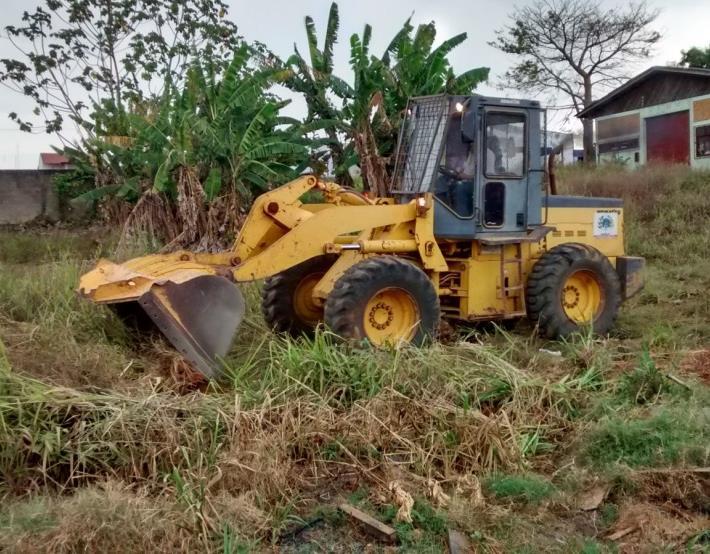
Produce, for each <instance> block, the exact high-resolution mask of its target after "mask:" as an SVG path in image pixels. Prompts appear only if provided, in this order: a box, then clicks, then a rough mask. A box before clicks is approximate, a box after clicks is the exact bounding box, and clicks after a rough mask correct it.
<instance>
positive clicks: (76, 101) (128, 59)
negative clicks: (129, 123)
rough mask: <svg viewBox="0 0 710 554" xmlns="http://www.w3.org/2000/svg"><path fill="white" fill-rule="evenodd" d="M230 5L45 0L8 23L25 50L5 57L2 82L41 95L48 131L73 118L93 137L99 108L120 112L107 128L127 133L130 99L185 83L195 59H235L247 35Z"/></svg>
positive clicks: (218, 0) (216, 0)
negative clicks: (235, 21) (240, 34)
mask: <svg viewBox="0 0 710 554" xmlns="http://www.w3.org/2000/svg"><path fill="white" fill-rule="evenodd" d="M226 8H227V6H226V4H225V3H224V2H222V0H187V1H183V0H143V1H141V2H139V3H137V2H135V0H112V1H111V2H105V1H104V0H45V1H44V2H43V5H40V6H39V7H37V8H36V9H35V11H34V12H30V11H25V12H24V14H23V16H22V23H21V24H20V25H9V26H7V27H5V30H6V32H7V36H8V38H9V40H10V41H11V42H12V44H13V45H14V46H15V48H16V50H17V53H18V56H17V58H4V59H1V60H0V67H2V68H3V71H2V72H1V73H0V82H3V83H4V84H5V85H7V86H9V87H11V88H13V89H15V90H17V91H19V92H21V93H22V94H24V95H25V96H28V97H29V98H31V99H32V100H33V101H34V103H35V105H36V107H35V115H37V116H41V117H42V119H43V120H44V130H45V131H46V132H47V133H59V132H60V131H61V130H62V129H63V127H64V125H65V123H66V121H65V120H66V119H67V118H68V119H69V120H70V121H72V122H73V123H74V124H75V125H76V126H77V128H78V129H79V130H80V131H81V132H82V133H83V134H84V136H93V135H94V134H95V133H96V132H97V129H96V126H95V124H94V122H93V118H92V116H91V112H95V111H97V110H98V111H108V112H112V113H113V114H114V115H115V117H114V118H113V120H112V121H111V123H110V125H108V126H107V127H106V128H104V129H102V132H105V133H108V134H114V135H121V134H123V125H124V120H123V118H122V115H123V114H124V113H125V111H126V110H127V109H128V106H129V105H130V104H131V103H135V102H138V103H140V102H142V101H143V100H144V99H145V98H154V97H156V96H159V95H160V91H161V90H162V89H163V87H165V86H167V85H169V84H177V83H180V82H181V81H182V79H183V78H184V76H185V73H186V71H187V70H188V68H189V65H190V60H192V59H193V58H199V59H201V60H202V61H204V62H205V63H212V64H215V65H216V66H218V67H219V66H220V65H221V63H222V62H223V61H225V60H228V59H229V56H230V55H231V53H232V51H233V50H234V48H236V47H237V46H238V45H239V37H238V36H237V32H236V31H237V30H236V26H235V25H234V24H233V23H231V22H230V21H228V20H227V19H225V17H224V16H225V15H226ZM10 117H11V118H12V119H14V120H15V121H17V123H18V124H19V126H20V128H21V129H22V130H25V131H31V130H33V129H32V125H31V123H30V122H29V121H26V120H24V119H22V118H21V117H20V115H18V114H17V113H12V114H10Z"/></svg>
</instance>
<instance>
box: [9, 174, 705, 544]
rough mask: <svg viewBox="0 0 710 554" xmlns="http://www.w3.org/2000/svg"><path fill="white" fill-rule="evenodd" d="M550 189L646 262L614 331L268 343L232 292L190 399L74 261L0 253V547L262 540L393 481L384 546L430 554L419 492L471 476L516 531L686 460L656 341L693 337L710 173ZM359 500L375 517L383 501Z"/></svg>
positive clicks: (699, 442)
mask: <svg viewBox="0 0 710 554" xmlns="http://www.w3.org/2000/svg"><path fill="white" fill-rule="evenodd" d="M607 171H608V173H607ZM648 182H651V183H652V184H653V186H654V187H655V188H654V190H653V191H651V192H650V193H649V191H648V188H647V183H648ZM562 186H563V187H565V189H566V190H567V191H572V192H577V193H585V194H595V195H612V196H613V195H618V194H621V195H622V196H624V197H625V198H626V199H627V203H626V205H627V225H628V228H627V231H628V233H629V238H630V242H631V244H630V247H629V252H630V253H631V254H641V255H646V256H648V257H649V264H650V267H651V271H650V280H649V284H648V287H647V289H646V291H645V292H644V293H643V294H642V295H640V296H639V298H637V299H636V300H634V301H633V304H632V305H631V306H630V307H629V309H628V311H627V312H626V313H624V314H623V315H622V321H621V327H620V328H619V330H618V331H617V336H616V337H613V338H611V339H608V340H599V339H595V338H594V337H592V336H591V335H585V336H579V337H574V338H573V339H571V340H569V341H565V342H556V343H551V344H550V343H544V342H542V341H540V340H539V339H537V338H535V337H531V336H528V335H527V334H525V332H524V333H523V334H513V333H507V332H505V331H502V330H493V331H491V332H490V333H487V332H482V333H481V334H472V335H469V336H463V335H462V336H461V337H460V339H461V340H458V341H454V342H453V343H452V344H447V345H443V344H435V345H432V346H431V347H428V348H422V349H419V348H400V349H392V350H375V349H371V348H367V347H363V346H362V345H348V344H342V343H340V342H339V341H335V340H333V337H332V336H331V335H330V334H329V333H328V332H326V331H323V330H320V329H319V330H318V331H317V332H316V334H315V337H314V338H312V339H306V338H302V339H290V338H284V337H275V336H273V335H272V334H271V333H270V332H269V331H268V329H267V328H266V326H265V324H264V322H263V320H262V318H261V315H260V313H259V308H258V292H259V291H258V287H257V286H249V287H245V288H244V291H245V294H246V297H247V300H248V305H249V307H248V311H247V315H246V318H245V321H244V323H243V325H242V327H241V329H240V333H239V335H238V337H237V343H236V345H235V348H234V350H233V352H232V353H231V354H230V356H229V357H228V358H227V359H226V360H225V370H226V378H225V379H224V380H223V381H221V382H220V383H216V384H211V385H210V386H208V387H205V388H204V390H202V391H199V390H198V391H195V390H192V391H189V392H184V391H179V390H177V389H176V388H175V387H173V386H171V385H170V380H169V379H166V376H165V374H164V372H162V370H161V368H160V365H161V363H162V361H161V360H162V357H164V356H167V355H166V354H165V353H164V350H165V349H164V347H163V346H161V345H160V344H156V345H148V346H147V347H142V348H137V347H135V346H134V345H133V342H132V340H131V337H130V335H129V334H127V333H126V331H125V329H124V328H123V327H122V325H121V324H120V323H119V322H118V320H117V319H116V318H115V317H114V316H113V314H112V313H111V312H110V311H109V310H102V309H99V308H98V307H96V306H93V305H90V304H88V303H84V302H82V301H80V300H79V299H77V298H76V295H75V294H74V287H75V286H76V282H77V279H78V276H79V274H80V273H81V271H82V270H83V269H84V268H85V267H87V265H88V264H89V263H90V262H88V261H84V258H85V257H86V256H87V254H85V252H84V251H82V252H80V253H78V254H74V253H72V249H73V248H74V247H73V246H67V248H66V249H65V250H63V248H64V247H58V246H55V245H56V243H52V244H53V246H52V247H51V249H50V251H51V252H52V255H51V256H47V257H43V258H42V260H43V261H42V263H41V264H38V263H30V262H31V258H32V256H29V255H28V256H27V257H26V258H23V255H22V254H20V252H22V251H23V248H25V246H19V247H17V248H14V247H9V248H8V249H6V250H5V254H1V255H0V258H2V257H3V256H4V262H5V263H4V264H3V267H2V271H1V272H0V309H1V310H2V317H0V494H3V495H4V497H5V498H8V499H11V500H10V505H9V508H8V509H7V510H6V513H5V514H3V515H0V530H1V531H0V549H13V550H23V549H22V548H21V547H20V546H18V545H23V544H25V545H28V546H27V548H25V550H26V551H29V550H32V549H33V548H37V547H40V548H41V547H42V546H43V545H49V546H50V547H52V548H54V549H55V550H58V551H76V550H80V549H85V550H87V549H88V550H103V551H111V550H114V551H118V550H119V546H120V545H124V546H125V547H126V548H128V547H130V548H131V549H145V550H149V549H162V550H174V549H190V550H214V549H225V550H226V551H230V549H231V550H238V549H240V548H249V547H250V546H254V543H253V542H247V543H245V542H244V541H245V540H246V541H253V540H267V541H269V540H273V541H278V536H279V533H280V530H281V529H282V528H283V526H284V525H285V524H286V523H287V522H288V521H290V520H291V519H293V515H294V512H295V513H298V514H303V513H304V511H307V510H308V509H309V507H311V506H313V504H314V503H315V502H323V499H322V498H321V496H320V495H321V493H322V491H324V490H325V491H327V494H328V495H330V494H332V495H333V496H328V498H330V499H331V500H332V501H333V502H334V501H335V499H336V497H337V495H339V494H341V493H342V492H343V491H344V490H346V489H347V487H350V486H351V485H350V484H349V483H351V482H352V480H353V479H355V483H356V484H357V485H358V486H361V487H363V488H364V490H368V489H369V488H372V489H373V490H375V491H387V487H386V485H387V484H388V483H389V482H390V481H391V480H393V479H397V480H400V481H401V482H403V483H404V484H405V487H406V488H407V490H409V491H410V492H411V493H412V494H413V495H414V496H415V497H416V499H417V500H416V503H415V517H414V521H415V523H414V527H417V528H418V529H415V528H414V527H413V526H411V525H409V526H402V525H400V527H398V528H400V530H401V531H402V532H401V533H400V535H401V538H402V540H403V541H404V544H406V545H411V546H412V547H413V546H414V545H416V544H417V541H418V540H423V539H422V538H421V536H419V535H417V534H416V533H415V531H423V532H426V533H429V532H431V533H432V535H431V536H432V537H435V539H436V540H434V542H432V543H431V544H439V543H438V542H436V541H439V539H440V537H441V535H442V533H443V531H442V530H443V529H445V526H446V524H447V522H446V520H445V516H444V515H442V514H444V511H438V510H433V509H432V508H431V507H430V506H429V504H428V501H425V500H424V499H425V498H426V497H427V494H428V488H427V487H428V485H427V483H429V482H430V480H433V481H435V482H437V483H441V484H442V486H444V487H445V488H446V490H447V492H448V493H450V494H451V495H452V496H453V497H455V500H456V502H458V503H459V504H460V503H462V502H463V505H464V506H466V501H467V500H466V499H465V498H464V497H465V494H464V493H459V492H457V490H458V488H459V485H461V483H464V485H461V486H462V487H464V488H463V489H462V490H465V483H466V482H471V481H473V482H478V481H477V478H478V477H480V480H481V482H483V483H484V484H485V487H484V489H483V490H484V493H485V500H484V502H485V503H488V504H489V505H490V504H492V505H493V506H494V508H491V509H490V511H488V512H485V509H484V508H480V509H479V508H477V509H476V510H473V511H475V512H478V511H481V512H485V513H486V514H488V515H487V516H486V517H488V516H490V517H493V516H495V517H498V516H500V518H503V519H505V521H515V522H519V521H520V520H519V519H516V518H519V517H523V515H524V514H525V513H527V512H529V511H534V510H544V509H545V506H546V505H548V504H550V505H552V506H555V510H557V513H559V512H560V511H561V510H563V509H564V502H565V494H567V493H566V492H565V489H566V488H568V487H569V486H570V485H569V483H571V482H576V483H577V484H576V485H575V486H582V485H580V484H579V483H580V482H581V483H586V482H587V481H586V480H588V479H589V478H590V477H589V476H590V474H592V473H594V472H596V473H594V474H595V475H598V476H599V475H601V476H602V477H601V478H604V477H603V476H604V475H606V474H607V472H614V471H617V469H618V467H620V466H621V467H625V466H631V467H643V468H648V467H654V466H659V465H660V466H661V467H684V466H686V465H689V464H693V463H700V462H703V461H704V463H707V448H706V447H705V446H704V444H706V443H707V438H708V437H707V432H706V431H705V429H706V428H707V425H706V421H705V419H703V418H706V415H703V414H704V413H705V412H704V411H703V406H704V403H705V402H706V398H707V397H706V395H705V393H704V392H703V391H704V390H705V389H704V386H703V385H702V384H700V381H699V379H694V378H693V377H692V376H687V375H686V376H683V379H685V380H686V381H687V382H689V383H690V388H691V390H690V391H688V390H686V389H685V388H684V387H681V388H678V387H676V386H675V385H672V384H671V383H670V382H669V381H668V379H667V377H665V373H666V372H667V371H669V369H668V368H669V365H670V370H671V371H675V370H676V369H677V367H678V366H677V365H672V364H674V363H675V362H674V361H673V360H675V358H674V356H676V355H682V352H680V353H678V352H676V350H679V349H681V348H687V347H688V345H693V346H694V347H697V345H698V344H700V345H702V344H707V343H706V342H703V341H704V337H710V331H706V330H705V327H704V325H705V326H706V327H708V328H710V324H708V321H707V320H708V319H709V318H710V304H708V301H707V300H706V295H705V294H704V288H703V287H705V286H706V284H707V285H708V286H710V281H708V277H707V276H708V275H710V268H709V272H708V273H707V274H705V273H703V271H704V268H706V267H707V263H708V258H707V257H706V254H707V253H708V252H707V248H708V246H707V244H706V243H702V241H703V240H706V239H707V238H708V237H707V233H708V229H707V227H708V226H707V218H706V215H707V212H706V213H705V214H703V211H702V210H705V208H707V207H708V204H707V203H708V198H710V194H708V192H710V178H708V176H706V175H703V174H696V173H689V172H687V171H685V170H681V169H677V168H674V169H668V170H656V169H648V170H642V171H640V172H637V173H630V174H627V173H625V174H624V176H623V177H619V176H618V173H616V174H614V173H613V172H611V171H610V170H606V169H604V170H603V171H601V172H600V173H598V174H592V173H590V172H588V171H587V170H584V169H574V170H565V172H564V173H563V179H562ZM644 187H646V188H644ZM651 196H652V197H653V198H652V199H650V197H651ZM671 203H673V204H671ZM699 206H700V207H701V208H702V209H701V208H699ZM677 218H680V219H683V220H684V222H681V221H680V220H679V221H676V219H677ZM9 240H12V237H10V239H9ZM24 241H25V239H24V238H23V239H22V240H21V241H19V242H21V243H22V244H25V242H24ZM701 243H702V244H701ZM68 244H69V243H68ZM34 248H36V250H38V251H42V247H41V246H39V245H35V246H34ZM102 248H103V246H100V247H99V248H98V250H101V249H102ZM8 260H11V261H12V263H7V262H8ZM680 277H682V279H681V278H680ZM704 333H707V334H704ZM642 344H643V345H645V346H643V347H642ZM541 347H544V349H545V350H542V351H541V350H540V349H541ZM551 350H552V351H554V350H557V351H559V352H560V355H559V356H556V355H554V354H550V353H549V351H551ZM638 352H641V353H640V354H639V353H638ZM669 360H670V361H669ZM681 389H682V390H681ZM686 415H687V417H685V416H686ZM691 416H692V417H691ZM538 475H541V476H542V477H538ZM544 475H546V477H545V476H544ZM353 476H354V477H353ZM561 476H562V477H561ZM346 483H348V484H347V485H346ZM478 491H479V492H478V493H477V494H479V495H480V485H479V487H478ZM323 494H326V493H323ZM380 494H385V495H386V494H387V493H386V492H382V493H381V492H375V493H373V494H372V495H371V496H372V497H373V498H379V496H378V495H380ZM19 495H25V496H27V497H29V499H28V500H24V501H21V500H18V498H17V497H18V496H19ZM698 498H700V500H699V501H697V502H698V503H699V504H700V503H702V497H701V496H700V497H698ZM545 499H548V500H549V502H543V500H545ZM102 501H103V502H104V503H105V504H102ZM454 504H456V503H455V502H454ZM372 506H373V510H376V509H379V510H380V511H381V513H382V514H385V515H387V514H389V515H388V516H387V517H389V518H390V519H393V518H394V513H396V509H395V506H394V505H393V504H392V499H391V498H384V499H378V500H376V501H375V500H373V501H372ZM496 510H498V511H496ZM501 510H503V511H501ZM471 511H472V510H471V508H470V506H469V507H468V508H464V509H463V512H471ZM490 514H493V515H492V516H491V515H490ZM495 514H498V515H497V516H496V515H495ZM521 514H522V515H521ZM467 517H468V519H467V518H466V517H461V518H460V519H457V520H456V521H459V522H461V523H460V525H462V526H463V525H470V527H469V528H468V529H469V531H471V532H473V531H476V532H479V531H480V530H481V529H485V530H486V532H489V531H490V532H493V531H491V529H495V528H497V527H496V526H498V525H499V524H500V521H502V519H499V520H498V523H490V522H488V523H486V520H481V519H479V520H476V522H474V523H469V524H466V523H465V522H466V521H469V520H470V518H471V514H470V513H469V514H468V515H467ZM511 517H512V518H513V519H510V518H511ZM535 517H538V516H537V515H536V516H535ZM506 518H507V519H506ZM137 519H145V520H146V522H147V523H146V528H145V529H144V530H143V531H141V529H140V528H139V527H138V526H136V525H135V524H134V523H135V521H136V520H137ZM481 521H483V522H484V523H483V524H482V523H481ZM393 523H394V522H393ZM398 525H399V524H398ZM481 525H483V527H481ZM527 525H528V527H526V528H527V529H529V528H530V527H529V525H530V523H529V522H528V523H527ZM74 529H75V530H76V533H73V534H72V533H71V530H74ZM109 530H114V532H113V533H110V532H109ZM111 535H113V538H112V536H111ZM480 538H481V541H482V542H481V544H487V545H489V546H490V545H495V544H496V543H494V542H488V543H486V540H487V539H488V538H489V537H488V538H487V537H486V536H481V537H480ZM429 539H431V537H429ZM429 539H427V540H429ZM484 539H485V540H484ZM245 544H246V545H247V546H245Z"/></svg>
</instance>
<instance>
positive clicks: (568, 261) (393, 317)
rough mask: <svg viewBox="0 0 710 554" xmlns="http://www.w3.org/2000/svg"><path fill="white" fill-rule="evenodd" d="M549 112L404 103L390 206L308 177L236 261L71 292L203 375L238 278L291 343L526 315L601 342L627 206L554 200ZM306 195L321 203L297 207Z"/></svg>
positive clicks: (623, 266) (229, 255)
mask: <svg viewBox="0 0 710 554" xmlns="http://www.w3.org/2000/svg"><path fill="white" fill-rule="evenodd" d="M543 114H544V111H543V110H542V109H541V108H540V105H539V103H538V102H535V101H527V100H509V99H497V98H488V97H483V96H478V95H474V96H467V97H462V96H432V97H421V98H413V99H411V100H410V102H409V104H408V107H407V112H406V118H405V121H404V122H403V125H402V129H401V133H400V137H399V142H398V146H397V150H396V160H395V171H394V178H393V182H392V183H391V184H390V191H389V194H388V195H387V197H386V198H368V197H366V196H365V195H363V194H360V193H359V192H357V191H355V190H352V189H348V188H344V187H341V186H339V185H337V184H335V183H332V182H328V181H324V180H321V179H319V178H317V177H315V176H302V177H300V178H298V179H296V180H294V181H292V182H290V183H288V184H286V185H283V186H281V187H280V188H277V189H275V190H272V191H269V192H266V193H264V194H262V195H261V196H260V197H258V198H257V199H256V201H255V202H254V205H253V207H252V209H251V211H250V213H249V215H248V217H247V219H246V221H245V222H244V226H243V227H242V229H241V232H240V233H239V236H238V237H237V239H236V242H235V244H234V246H233V248H232V249H231V250H230V251H228V252H222V253H217V254H206V253H194V252H187V251H181V252H174V253H171V254H157V255H150V256H144V257H141V258H136V259H133V260H130V261H128V262H126V263H123V264H114V263H111V262H109V261H107V260H101V261H99V262H98V264H97V266H96V268H95V269H94V270H92V271H90V272H89V273H87V274H85V275H84V276H83V277H82V278H81V282H80V284H79V292H80V294H81V295H83V296H85V297H87V298H89V299H91V300H92V301H94V302H96V303H99V304H111V305H113V306H114V307H115V309H116V310H117V311H118V312H119V313H122V314H133V315H134V316H135V315H136V314H137V311H136V307H138V308H140V310H139V313H138V314H137V315H143V316H145V315H147V316H148V320H149V321H150V322H152V323H154V324H155V325H156V326H157V327H158V329H159V330H160V331H161V332H162V333H163V334H164V335H165V336H166V337H167V338H168V340H169V341H170V342H171V343H172V344H173V345H174V346H175V347H176V348H177V349H178V350H179V351H180V352H181V353H182V354H183V355H184V356H185V358H186V359H187V360H188V361H189V362H191V363H192V364H193V366H194V367H195V368H196V369H198V370H199V371H201V372H202V373H204V374H205V375H206V376H208V377H216V376H218V375H219V373H220V368H221V365H222V362H221V359H222V358H223V357H224V356H225V355H226V354H227V353H228V351H229V349H230V346H231V343H232V339H233V337H234V335H235V333H236V330H237V327H238V326H239V324H240V322H241V319H242V317H243V313H244V300H243V298H242V296H241V294H240V292H239V288H238V286H237V285H238V283H242V282H247V281H255V280H261V279H264V280H265V282H264V286H263V299H262V309H263V313H264V316H265V319H266V321H267V323H268V324H269V326H271V327H272V328H273V329H274V330H276V331H279V332H285V333H291V334H294V335H298V334H301V333H308V332H309V331H311V330H312V329H314V328H315V327H316V326H317V325H319V324H320V323H321V322H323V323H325V325H326V326H327V327H328V328H330V329H331V330H333V331H334V332H335V333H337V334H338V335H340V336H341V337H343V338H345V339H354V340H365V341H369V342H370V343H372V344H374V345H377V346H379V345H386V344H397V343H402V342H410V343H414V344H422V343H424V342H425V341H426V340H427V339H428V338H429V337H434V336H435V335H436V332H437V329H438V326H439V323H440V320H441V318H445V319H447V320H451V321H484V320H492V321H499V320H507V319H513V318H520V317H523V316H527V317H528V318H530V319H531V320H532V321H533V322H534V323H535V324H536V325H537V326H538V329H539V331H540V333H541V334H543V335H544V336H547V337H553V338H555V337H563V336H566V335H569V334H570V333H573V332H575V331H578V330H580V329H583V328H588V327H590V326H591V327H592V328H593V330H594V331H595V332H597V333H600V334H603V333H606V332H607V331H608V330H609V329H610V328H611V326H612V325H613V323H614V319H615V318H616V315H617V312H618V310H619V305H620V303H621V302H622V301H623V300H624V299H626V298H629V297H630V296H631V295H633V294H634V293H636V292H637V291H638V290H640V288H641V287H642V286H643V282H642V277H641V270H642V268H643V265H644V260H643V259H642V258H637V257H630V256H626V255H625V252H624V213H623V207H622V202H621V200H618V199H613V198H587V197H575V196H560V195H554V194H550V191H549V190H548V187H547V186H546V181H547V180H546V179H544V169H543V168H544V164H543V159H544V154H545V147H544V146H545V145H544V144H543V143H544V141H543V138H542V137H543V136H544V135H543V133H542V129H541V123H542V121H543V117H544V115H543ZM314 190H315V191H319V192H320V193H321V196H322V199H323V201H322V202H320V203H311V204H309V203H303V202H302V201H301V198H302V197H303V196H304V195H305V194H306V193H308V192H309V191H314ZM144 319H145V318H144Z"/></svg>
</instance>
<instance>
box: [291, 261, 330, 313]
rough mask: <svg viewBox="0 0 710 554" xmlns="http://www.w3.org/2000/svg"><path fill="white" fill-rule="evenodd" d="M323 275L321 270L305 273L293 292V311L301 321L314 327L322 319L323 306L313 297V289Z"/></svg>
mask: <svg viewBox="0 0 710 554" xmlns="http://www.w3.org/2000/svg"><path fill="white" fill-rule="evenodd" d="M323 275H325V273H322V272H321V273H311V274H309V275H306V276H305V277H304V278H303V279H301V282H300V283H298V286H296V290H295V291H294V292H293V311H294V312H296V315H297V316H298V317H299V319H300V320H301V321H303V322H304V323H307V324H309V325H312V326H314V327H315V326H316V325H318V323H319V322H321V321H322V320H323V306H321V305H320V304H318V303H316V301H315V299H314V298H313V289H314V288H315V286H316V285H317V284H318V281H320V280H321V279H322V278H323Z"/></svg>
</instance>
